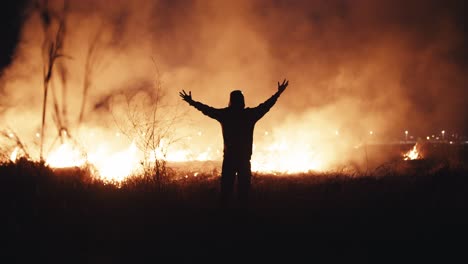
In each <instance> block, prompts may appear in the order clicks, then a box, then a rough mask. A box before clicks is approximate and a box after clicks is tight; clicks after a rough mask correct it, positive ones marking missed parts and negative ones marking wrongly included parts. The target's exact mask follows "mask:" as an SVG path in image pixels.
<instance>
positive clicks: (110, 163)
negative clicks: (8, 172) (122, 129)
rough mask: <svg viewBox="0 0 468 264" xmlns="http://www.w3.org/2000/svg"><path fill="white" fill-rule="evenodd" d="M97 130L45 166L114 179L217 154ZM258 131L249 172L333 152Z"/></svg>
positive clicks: (304, 166)
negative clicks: (149, 145) (146, 145)
mask: <svg viewBox="0 0 468 264" xmlns="http://www.w3.org/2000/svg"><path fill="white" fill-rule="evenodd" d="M101 132H102V134H100V132H97V130H87V129H84V130H82V131H81V133H82V135H84V138H77V139H78V140H77V141H73V142H72V141H68V142H65V143H63V144H61V145H59V146H58V147H56V148H55V149H53V151H51V152H50V153H48V154H47V155H46V165H47V166H49V167H51V168H68V167H86V166H90V168H92V176H93V177H96V178H98V179H101V180H104V181H106V182H111V183H119V182H122V181H124V180H125V179H127V178H128V177H131V176H132V175H135V176H136V175H139V174H141V173H143V171H144V166H148V165H149V166H151V165H152V164H154V163H155V162H156V161H158V160H164V161H168V162H172V163H177V162H191V161H219V160H220V159H222V151H220V150H219V149H217V147H215V145H208V146H207V145H203V144H201V146H202V147H201V148H196V147H194V146H193V145H190V143H192V142H190V140H191V138H187V140H188V141H189V142H188V144H187V142H185V143H181V144H175V145H174V144H170V142H171V141H169V140H165V139H162V140H161V141H160V142H159V144H158V146H157V147H156V148H154V149H148V150H147V151H142V150H141V149H139V148H138V147H137V144H136V142H138V140H137V139H133V140H132V141H131V142H130V141H126V140H125V139H124V138H123V137H121V136H120V134H119V133H117V134H116V133H114V132H110V131H107V130H103V131H101ZM332 134H335V131H333V133H332ZM264 135H265V136H268V137H269V138H268V140H266V141H264V142H261V141H260V142H259V144H258V145H255V144H254V146H253V148H254V149H253V156H252V161H251V165H252V171H254V172H266V173H286V174H291V173H299V172H309V171H323V170H326V169H328V168H329V165H330V163H331V161H332V160H333V158H334V157H335V156H336V153H335V152H334V150H332V149H331V148H329V149H330V150H329V151H328V152H326V151H325V150H327V149H324V148H323V147H324V145H323V144H322V145H319V144H318V143H317V142H312V143H304V142H305V141H306V140H304V139H303V138H301V137H300V136H298V137H287V134H281V135H278V136H277V137H275V138H273V134H270V133H264ZM112 136H114V138H113V137H112ZM76 142H80V143H79V144H78V143H76ZM265 142H268V143H269V144H265ZM271 142H273V143H271ZM21 155H23V153H22V151H21V149H20V148H19V147H16V148H15V149H14V150H13V151H12V152H11V154H10V160H11V161H12V162H15V161H16V160H17V158H19V157H20V156H21Z"/></svg>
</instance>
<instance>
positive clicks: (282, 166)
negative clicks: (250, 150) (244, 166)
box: [252, 141, 324, 174]
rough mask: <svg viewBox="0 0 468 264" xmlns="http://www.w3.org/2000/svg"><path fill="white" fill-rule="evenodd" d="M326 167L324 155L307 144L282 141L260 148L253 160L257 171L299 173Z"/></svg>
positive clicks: (254, 169) (253, 168)
mask: <svg viewBox="0 0 468 264" xmlns="http://www.w3.org/2000/svg"><path fill="white" fill-rule="evenodd" d="M323 169H324V162H323V160H322V157H321V156H320V155H319V154H318V153H316V151H314V150H313V149H311V147H310V146H308V145H307V144H301V143H298V144H293V143H292V142H286V141H282V142H280V143H274V144H271V145H270V146H268V147H267V148H266V149H264V150H258V152H257V153H255V154H254V157H253V160H252V170H253V171H257V172H281V173H287V174H288V173H298V172H307V171H320V170H323Z"/></svg>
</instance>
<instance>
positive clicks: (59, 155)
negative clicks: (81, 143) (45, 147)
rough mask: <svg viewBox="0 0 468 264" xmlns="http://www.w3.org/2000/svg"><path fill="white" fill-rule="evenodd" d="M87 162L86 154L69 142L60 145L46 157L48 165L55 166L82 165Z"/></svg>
mask: <svg viewBox="0 0 468 264" xmlns="http://www.w3.org/2000/svg"><path fill="white" fill-rule="evenodd" d="M85 164H86V154H84V153H83V152H82V151H80V150H79V149H78V148H75V147H73V146H72V145H71V144H69V143H63V144H62V145H60V146H59V147H58V148H57V149H56V150H55V151H53V152H51V153H50V154H49V155H48V157H47V159H46V165H48V166H50V167H53V168H69V167H82V166H84V165H85Z"/></svg>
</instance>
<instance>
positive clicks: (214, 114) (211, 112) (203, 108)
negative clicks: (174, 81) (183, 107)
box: [179, 90, 221, 120]
mask: <svg viewBox="0 0 468 264" xmlns="http://www.w3.org/2000/svg"><path fill="white" fill-rule="evenodd" d="M179 96H180V97H182V99H183V100H184V101H186V102H187V103H188V104H189V105H191V106H193V107H195V108H196V109H198V110H199V111H200V112H202V113H203V114H204V115H207V116H209V117H211V118H213V119H216V120H219V118H220V116H221V110H220V109H216V108H214V107H211V106H208V105H205V104H202V103H200V102H197V101H195V100H193V99H192V92H191V91H189V93H188V94H187V93H186V92H185V90H182V91H181V92H179Z"/></svg>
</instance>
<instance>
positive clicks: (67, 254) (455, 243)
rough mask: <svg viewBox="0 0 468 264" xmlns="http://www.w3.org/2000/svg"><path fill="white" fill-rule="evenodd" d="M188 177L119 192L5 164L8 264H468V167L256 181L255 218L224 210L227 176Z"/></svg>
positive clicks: (422, 166) (412, 166)
mask: <svg viewBox="0 0 468 264" xmlns="http://www.w3.org/2000/svg"><path fill="white" fill-rule="evenodd" d="M179 176H180V175H175V176H174V175H172V176H170V177H171V179H172V180H171V179H168V180H167V181H165V182H163V183H160V182H156V181H155V180H154V179H153V178H151V177H147V178H144V179H134V180H131V181H128V182H126V183H123V184H122V185H121V186H120V187H116V186H115V185H112V184H105V183H103V182H100V181H96V180H93V179H92V177H90V176H89V173H88V172H87V171H83V170H79V169H68V170H61V171H60V170H59V171H57V170H55V171H53V170H51V169H48V168H44V167H42V166H40V165H39V164H35V163H30V162H27V161H22V162H19V163H18V164H3V165H2V166H0V189H1V190H0V192H1V197H0V198H1V201H0V203H1V208H2V209H1V210H2V214H1V219H2V220H1V229H2V234H3V235H2V240H3V242H4V245H5V246H3V247H2V254H3V255H2V257H4V258H5V259H7V258H8V259H13V260H14V261H20V262H23V261H24V262H29V261H30V260H33V261H39V260H41V261H42V260H45V261H47V262H49V263H50V262H59V263H140V262H151V263H159V262H163V263H164V262H171V263H173V262H181V261H184V262H192V261H193V262H195V261H196V262H219V263H223V262H237V261H241V260H244V262H247V263H250V262H252V261H254V260H255V261H261V262H262V263H264V262H265V261H270V260H276V261H280V262H285V263H291V261H292V262H298V261H301V262H313V261H315V260H318V259H320V260H328V261H332V262H335V261H340V262H341V261H351V260H352V261H360V262H367V261H369V262H372V263H382V262H386V263H390V262H392V263H393V262H396V261H398V262H402V261H403V262H410V261H411V262H414V261H417V262H422V261H427V260H435V261H444V262H447V261H449V262H450V260H453V259H455V258H459V257H460V256H463V252H464V250H465V245H466V244H467V240H468V237H467V235H468V232H467V230H468V229H467V227H466V225H467V224H468V222H467V221H466V220H467V218H466V217H465V213H466V209H467V204H468V203H467V202H468V175H467V170H466V167H465V166H460V164H457V166H452V165H451V164H450V163H448V162H440V161H421V162H401V163H398V164H392V165H390V166H387V167H385V168H380V169H379V170H375V171H374V172H373V173H370V174H368V175H350V174H345V173H327V174H304V175H291V176H281V177H279V176H272V175H254V177H253V189H252V195H251V203H250V205H249V208H248V209H243V208H240V207H238V206H236V205H235V204H234V206H233V208H231V209H229V210H222V209H220V208H218V203H217V201H218V192H219V188H218V184H219V182H218V181H219V176H216V175H209V174H199V175H197V177H193V176H190V177H188V178H185V177H183V176H182V177H179ZM174 179H177V180H174ZM2 263H10V261H7V262H4V261H2Z"/></svg>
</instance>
